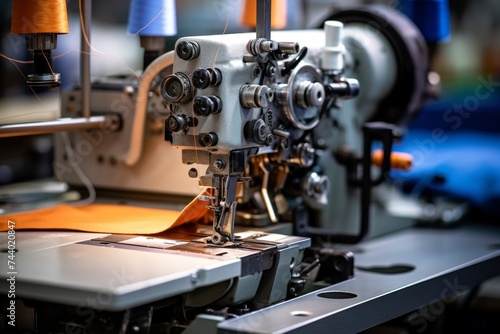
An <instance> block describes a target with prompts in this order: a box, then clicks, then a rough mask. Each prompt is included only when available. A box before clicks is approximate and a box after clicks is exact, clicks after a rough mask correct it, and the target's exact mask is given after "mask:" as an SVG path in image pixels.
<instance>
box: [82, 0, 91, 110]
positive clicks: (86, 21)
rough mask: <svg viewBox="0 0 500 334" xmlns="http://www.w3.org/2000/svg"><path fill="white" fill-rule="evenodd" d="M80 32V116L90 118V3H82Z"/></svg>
mask: <svg viewBox="0 0 500 334" xmlns="http://www.w3.org/2000/svg"><path fill="white" fill-rule="evenodd" d="M81 15H82V30H81V34H80V48H81V51H82V52H81V54H80V76H81V79H80V83H81V90H82V114H83V116H84V117H87V118H89V117H90V90H91V84H92V83H91V75H90V45H91V37H90V33H91V28H92V2H91V1H82V11H81Z"/></svg>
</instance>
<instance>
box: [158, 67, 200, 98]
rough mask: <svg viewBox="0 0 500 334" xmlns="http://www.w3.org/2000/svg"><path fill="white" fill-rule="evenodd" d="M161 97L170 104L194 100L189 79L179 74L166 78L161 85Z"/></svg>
mask: <svg viewBox="0 0 500 334" xmlns="http://www.w3.org/2000/svg"><path fill="white" fill-rule="evenodd" d="M160 91H161V96H162V97H163V98H164V99H165V101H167V102H169V103H185V102H188V101H190V100H191V99H192V98H193V94H194V92H193V87H192V86H191V82H190V81H189V77H188V76H187V75H186V74H184V73H182V72H177V73H174V74H170V75H168V76H166V77H165V78H164V79H163V81H162V82H161V85H160Z"/></svg>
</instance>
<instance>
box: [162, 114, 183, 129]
mask: <svg viewBox="0 0 500 334" xmlns="http://www.w3.org/2000/svg"><path fill="white" fill-rule="evenodd" d="M186 128H187V120H186V118H185V117H183V115H170V116H169V117H168V118H167V120H166V121H165V129H166V130H167V131H168V132H178V131H182V130H185V129H186Z"/></svg>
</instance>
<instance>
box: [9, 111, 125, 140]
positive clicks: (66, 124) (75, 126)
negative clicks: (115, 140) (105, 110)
mask: <svg viewBox="0 0 500 334" xmlns="http://www.w3.org/2000/svg"><path fill="white" fill-rule="evenodd" d="M97 128H99V129H102V130H103V131H106V132H113V131H117V130H119V128H120V119H119V117H118V116H92V117H89V118H84V117H80V118H60V119H57V120H54V121H46V122H34V123H18V124H5V125H0V138H5V137H18V136H28V135H39V134H47V133H54V132H62V131H75V130H76V131H77V130H86V129H97Z"/></svg>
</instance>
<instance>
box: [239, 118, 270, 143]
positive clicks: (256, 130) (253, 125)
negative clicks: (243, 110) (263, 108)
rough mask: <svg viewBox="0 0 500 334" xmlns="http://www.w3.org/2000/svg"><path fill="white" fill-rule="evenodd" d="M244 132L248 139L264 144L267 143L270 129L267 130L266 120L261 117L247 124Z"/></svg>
mask: <svg viewBox="0 0 500 334" xmlns="http://www.w3.org/2000/svg"><path fill="white" fill-rule="evenodd" d="M244 134H245V138H246V139H247V140H248V141H252V142H254V143H256V144H259V145H264V144H266V143H267V138H268V136H269V131H268V130H267V126H266V122H264V120H262V119H260V118H259V119H256V120H253V121H249V122H247V123H246V124H245V127H244Z"/></svg>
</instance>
